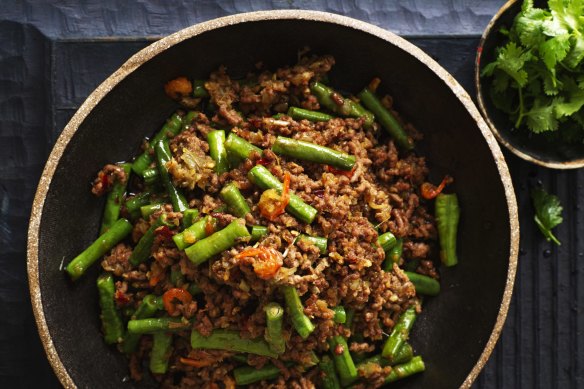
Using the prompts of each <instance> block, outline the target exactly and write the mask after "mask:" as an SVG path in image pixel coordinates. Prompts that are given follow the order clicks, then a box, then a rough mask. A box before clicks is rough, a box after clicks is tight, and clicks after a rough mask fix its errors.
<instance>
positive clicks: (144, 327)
mask: <svg viewBox="0 0 584 389" xmlns="http://www.w3.org/2000/svg"><path fill="white" fill-rule="evenodd" d="M191 326H192V324H191V323H190V322H189V321H188V320H183V319H181V318H170V317H159V318H146V319H136V320H130V321H128V332H129V333H130V334H153V333H155V332H165V331H166V332H173V331H182V330H185V329H188V328H189V327H191Z"/></svg>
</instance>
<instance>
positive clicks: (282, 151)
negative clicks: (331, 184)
mask: <svg viewBox="0 0 584 389" xmlns="http://www.w3.org/2000/svg"><path fill="white" fill-rule="evenodd" d="M272 151H273V152H274V153H276V154H278V155H285V156H288V157H292V158H296V159H301V160H303V161H309V162H314V163H320V164H324V165H329V166H332V167H335V168H337V169H342V170H351V169H353V166H355V161H356V159H355V156H353V155H349V154H346V153H343V152H340V151H337V150H333V149H331V148H329V147H325V146H320V145H317V144H315V143H310V142H304V141H301V140H296V139H291V138H286V137H284V136H278V137H277V138H276V142H275V143H274V145H273V146H272Z"/></svg>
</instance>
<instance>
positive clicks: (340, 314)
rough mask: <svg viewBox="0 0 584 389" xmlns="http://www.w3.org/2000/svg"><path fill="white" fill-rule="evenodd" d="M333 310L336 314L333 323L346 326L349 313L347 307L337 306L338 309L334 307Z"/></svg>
mask: <svg viewBox="0 0 584 389" xmlns="http://www.w3.org/2000/svg"><path fill="white" fill-rule="evenodd" d="M331 309H332V310H333V312H334V313H335V316H334V317H333V321H334V322H335V323H340V324H344V323H346V322H347V313H346V312H345V307H343V306H342V305H337V306H336V307H332V308H331Z"/></svg>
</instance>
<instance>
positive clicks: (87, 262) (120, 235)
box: [65, 219, 132, 281]
mask: <svg viewBox="0 0 584 389" xmlns="http://www.w3.org/2000/svg"><path fill="white" fill-rule="evenodd" d="M130 232H132V224H130V222H129V221H127V220H126V219H119V220H118V221H116V222H115V223H114V224H113V225H112V226H111V227H110V229H109V230H107V231H106V232H105V233H103V234H102V235H100V237H99V238H97V239H96V240H95V242H93V243H92V244H91V245H90V246H89V247H88V248H86V249H85V250H83V252H82V253H81V254H79V255H78V256H76V257H75V258H74V259H73V260H72V261H71V262H70V263H69V264H68V265H67V267H66V268H65V270H66V271H67V273H69V276H70V277H71V279H72V280H73V281H75V280H77V279H78V278H79V277H81V276H82V275H83V273H85V271H86V270H87V269H88V268H89V267H90V266H91V265H92V264H93V263H94V262H95V261H97V260H98V259H100V258H101V257H103V256H104V255H105V254H106V253H107V252H108V251H109V250H110V249H111V248H112V247H114V246H115V245H116V244H118V243H119V242H120V241H121V240H122V239H124V238H125V237H126V236H127V235H128V234H130Z"/></svg>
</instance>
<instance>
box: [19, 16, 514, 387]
mask: <svg viewBox="0 0 584 389" xmlns="http://www.w3.org/2000/svg"><path fill="white" fill-rule="evenodd" d="M266 20H306V21H315V22H320V23H327V24H335V25H339V26H342V27H347V28H352V29H355V30H358V31H362V32H365V33H368V34H370V35H373V36H375V37H377V38H380V39H383V40H384V41H386V42H388V43H390V44H392V45H394V46H396V47H398V48H400V49H402V50H404V51H406V52H408V53H409V54H410V55H412V56H413V57H415V58H416V59H417V60H418V61H420V62H422V63H423V64H425V65H426V66H427V67H429V68H430V70H432V71H433V72H434V73H435V74H436V75H437V76H438V77H439V78H440V79H441V80H442V81H443V82H444V83H445V84H446V86H447V87H449V88H450V89H451V91H452V92H453V93H454V95H455V96H456V97H457V98H458V100H459V101H460V102H461V103H462V104H463V106H464V107H465V109H466V110H467V112H468V113H469V114H470V115H471V116H472V118H473V119H474V121H475V122H476V124H477V126H478V128H479V130H480V132H481V133H482V135H483V137H484V139H485V141H486V142H487V146H488V147H489V150H490V151H491V154H492V155H493V159H494V162H495V164H496V167H497V170H498V172H499V176H500V179H501V182H502V184H503V189H504V193H505V198H506V202H507V209H508V212H509V224H510V247H509V267H508V270H507V277H506V282H505V290H504V292H503V296H502V300H501V305H500V308H499V313H498V315H497V319H496V321H495V324H494V326H493V329H492V332H491V335H490V337H489V339H488V341H487V343H486V344H485V348H484V349H483V351H482V353H481V355H480V356H479V358H478V360H477V361H476V363H475V365H474V366H473V368H472V370H471V371H470V373H469V374H468V376H467V377H466V379H465V380H464V381H463V383H462V385H461V388H469V387H470V386H471V385H472V383H473V381H474V380H475V379H476V377H477V376H478V374H479V372H480V371H481V370H482V368H483V367H484V365H485V364H486V362H487V360H488V358H489V356H490V355H491V353H492V351H493V349H494V347H495V344H496V343H497V340H498V338H499V336H500V334H501V331H502V329H503V325H504V323H505V319H506V317H507V312H508V310H509V305H510V303H511V296H512V293H513V285H514V281H515V274H516V271H517V261H518V251H519V219H518V209H517V202H516V198H515V192H514V189H513V183H512V181H511V176H510V174H509V169H508V167H507V164H506V163H505V158H504V156H503V153H502V152H501V149H500V147H499V145H498V143H497V140H496V139H495V137H494V136H493V134H492V133H491V131H490V130H489V127H488V126H487V124H486V123H485V122H484V120H483V118H482V117H481V114H480V113H479V111H478V110H477V108H476V107H475V105H474V103H473V102H472V99H471V97H470V96H469V95H468V93H467V92H466V91H465V90H464V88H463V87H462V86H461V85H460V84H459V83H458V82H457V81H456V80H455V78H454V77H453V76H452V75H450V74H449V73H448V72H447V71H446V70H445V69H444V68H442V67H441V66H440V65H439V64H438V63H437V62H436V61H434V60H433V59H432V58H430V56H429V55H427V54H426V53H424V52H423V51H422V50H421V49H419V48H418V47H417V46H415V45H413V44H412V43H409V42H407V41H406V40H405V39H403V38H401V37H399V36H398V35H396V34H394V33H392V32H390V31H387V30H385V29H383V28H380V27H377V26H374V25H372V24H369V23H367V22H363V21H360V20H356V19H353V18H349V17H346V16H342V15H338V14H333V13H329V12H322V11H308V10H275V11H256V12H247V13H240V14H234V15H230V16H225V17H221V18H217V19H212V20H209V21H206V22H202V23H199V24H195V25H193V26H190V27H187V28H184V29H182V30H179V31H177V32H175V33H173V34H171V35H168V36H166V37H164V38H162V39H160V40H158V41H156V42H154V43H152V44H150V45H149V46H147V47H145V48H144V49H142V50H140V51H139V52H138V53H136V54H134V55H133V56H132V57H130V58H129V59H128V60H127V61H126V62H125V63H124V64H122V66H121V67H120V68H119V69H118V70H116V71H115V72H114V73H113V74H111V75H110V76H109V77H108V78H107V79H106V80H105V81H103V82H102V83H101V84H100V85H99V86H98V87H97V88H96V89H95V90H94V91H93V92H92V93H91V94H90V95H89V96H88V97H87V99H86V100H85V101H84V102H83V104H81V106H80V107H79V109H78V110H77V111H76V112H75V114H74V115H73V117H72V118H71V120H70V121H69V123H68V124H67V125H66V126H65V128H64V129H63V131H62V133H61V134H60V136H59V138H58V139H57V141H56V142H55V145H54V146H53V149H52V151H51V153H50V155H49V157H48V160H47V163H46V165H45V167H44V169H43V172H42V175H41V178H40V181H39V184H38V188H37V191H36V194H35V197H34V201H33V205H32V210H31V216H30V222H29V229H28V242H27V272H28V278H29V288H30V297H31V302H32V308H33V313H34V316H35V321H36V324H37V328H38V332H39V335H40V338H41V341H42V344H43V347H44V349H45V352H46V354H47V357H48V359H49V362H50V364H51V366H52V368H53V370H54V371H55V374H56V375H57V377H58V379H59V380H60V382H61V384H62V385H63V386H64V387H65V388H76V387H77V386H76V385H75V383H74V382H73V379H72V378H71V376H70V375H69V372H68V371H67V368H66V367H65V365H64V364H63V361H62V360H61V358H60V356H59V354H58V353H57V350H56V348H55V345H54V343H53V340H52V338H51V335H50V333H49V328H48V324H47V321H46V318H45V314H44V310H43V304H42V296H41V288H40V280H39V255H38V254H39V231H40V224H41V217H42V211H43V207H44V203H45V198H46V195H47V193H48V190H49V187H50V184H51V180H52V177H53V175H54V173H55V171H56V168H57V165H58V163H59V161H60V159H61V157H62V156H63V153H64V151H65V148H66V147H67V145H68V143H69V141H70V140H71V138H72V137H73V135H74V134H75V132H76V131H77V129H78V128H79V126H80V125H81V123H82V122H83V121H84V120H85V119H86V117H87V116H88V115H89V113H90V112H91V111H92V109H93V108H94V107H95V106H96V105H97V104H99V102H100V101H101V100H102V99H103V98H104V97H105V96H106V95H107V94H108V93H109V92H110V91H111V90H112V89H113V88H114V87H115V86H116V85H117V84H118V83H120V82H121V81H122V80H123V79H125V78H126V77H127V76H128V75H130V74H131V73H132V72H133V71H135V70H136V69H138V68H139V67H140V66H141V65H142V64H144V63H146V62H147V61H149V60H150V59H152V58H153V57H154V56H156V55H158V54H160V53H162V52H163V51H165V50H166V49H168V48H170V47H172V46H174V45H176V44H178V43H180V42H182V41H184V40H186V39H189V38H192V37H195V36H197V35H200V34H203V33H205V32H208V31H212V30H216V29H220V28H222V27H226V26H230V25H236V24H240V23H247V22H258V21H266Z"/></svg>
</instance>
